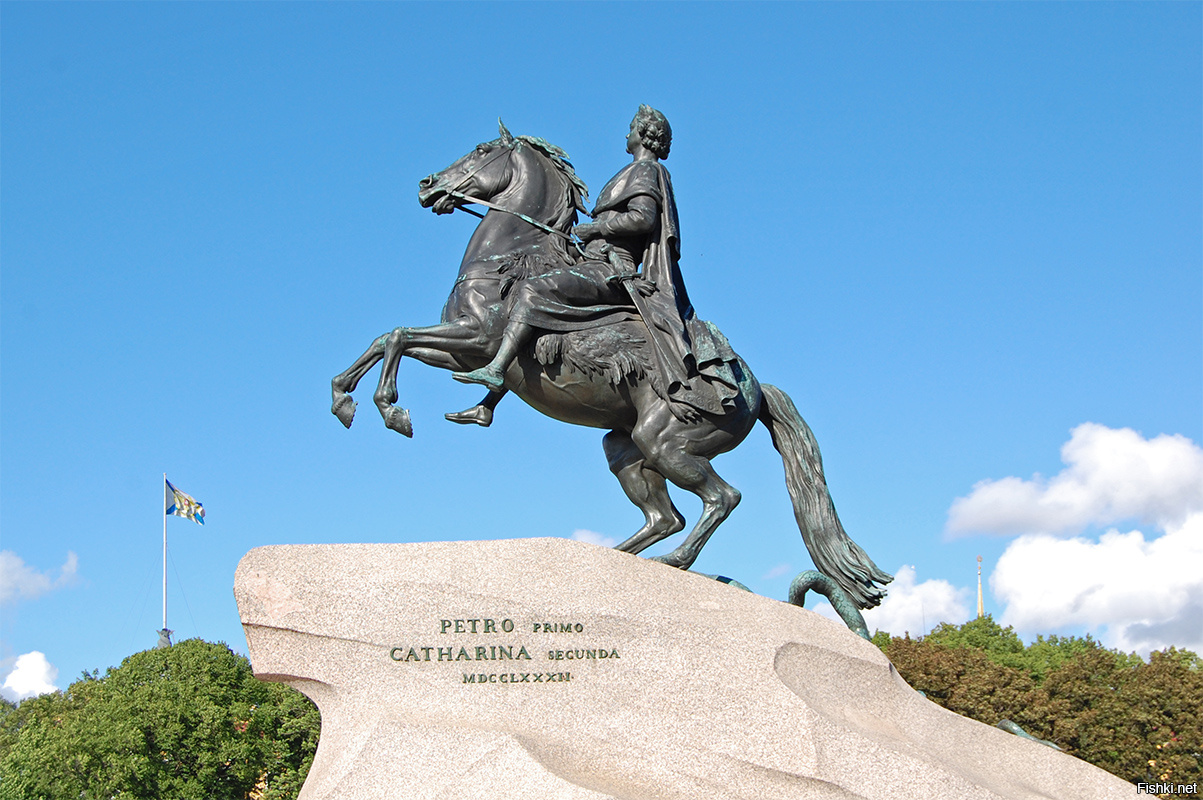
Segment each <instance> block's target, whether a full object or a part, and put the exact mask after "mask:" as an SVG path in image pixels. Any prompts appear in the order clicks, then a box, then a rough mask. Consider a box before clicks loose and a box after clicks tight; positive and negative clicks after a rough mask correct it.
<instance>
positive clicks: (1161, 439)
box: [0, 2, 1203, 696]
mask: <svg viewBox="0 0 1203 800" xmlns="http://www.w3.org/2000/svg"><path fill="white" fill-rule="evenodd" d="M0 17H2V22H3V25H2V27H0V37H2V38H0V44H2V50H0V93H2V94H0V99H2V102H0V126H2V129H0V134H2V136H0V159H2V170H0V312H2V315H0V334H2V338H0V369H2V372H0V378H2V386H0V550H2V551H3V553H4V555H3V556H2V558H3V561H2V563H0V567H3V581H4V583H3V585H2V587H0V588H2V591H0V603H3V606H2V608H0V676H2V675H5V674H6V673H7V672H10V671H11V670H13V669H14V666H15V665H16V663H17V662H16V659H17V658H18V657H20V656H24V655H27V654H30V653H33V652H35V651H36V652H38V653H42V654H43V655H44V658H43V661H41V662H38V664H44V666H43V667H39V668H38V669H40V670H41V672H40V673H38V674H39V675H40V676H41V679H42V680H43V684H44V685H57V686H59V687H65V686H66V685H67V683H69V682H70V680H72V679H74V678H75V677H76V676H78V674H79V672H80V671H81V670H84V669H92V668H96V667H99V668H101V669H103V668H105V667H107V666H110V665H113V664H116V663H119V662H120V660H121V659H122V658H123V657H124V656H126V655H128V654H130V653H131V652H134V651H137V650H140V649H143V648H146V647H150V646H153V644H154V642H155V635H154V630H155V629H156V628H157V627H158V626H159V623H160V619H159V614H160V612H159V603H160V599H159V593H160V580H161V575H160V570H161V553H160V540H161V536H162V526H161V518H160V513H161V505H160V503H161V496H162V490H161V475H162V473H164V472H166V473H167V475H168V477H169V478H170V479H171V480H172V481H173V482H174V483H175V484H176V485H177V486H178V487H179V488H181V489H182V490H184V491H186V492H189V493H190V494H192V495H194V496H195V497H196V498H197V499H199V500H200V501H202V502H203V503H204V504H205V507H206V510H207V512H208V524H207V525H205V526H204V527H203V528H200V527H197V526H195V525H193V524H192V523H190V522H188V521H186V520H181V519H176V518H172V519H169V520H168V535H169V538H170V543H171V553H172V560H173V562H174V566H173V567H172V572H171V575H170V584H171V588H170V599H169V602H170V612H169V614H170V620H169V625H170V627H172V628H174V629H175V630H176V638H177V639H179V638H185V637H191V636H201V637H203V638H206V639H210V640H224V641H226V642H227V643H229V644H230V645H231V646H233V647H234V648H235V649H239V650H242V649H244V648H245V641H244V639H243V637H242V632H241V629H240V626H239V623H238V615H237V610H236V608H235V605H234V601H233V597H232V593H231V585H232V581H233V574H234V568H235V566H236V564H237V562H238V559H239V558H240V557H241V556H242V555H243V554H244V553H245V552H246V551H247V550H248V549H250V548H252V547H255V546H258V545H264V544H274V543H304V542H361V541H366V542H409V541H427V540H442V539H472V538H506V537H527V536H572V535H574V533H575V534H576V535H577V536H578V537H583V538H592V539H596V540H606V539H609V540H621V539H624V538H626V537H627V536H628V535H629V534H630V533H632V532H633V531H634V530H635V529H636V528H637V527H638V525H639V524H640V522H641V515H640V514H639V512H638V511H637V510H636V509H635V508H634V507H633V506H631V505H630V504H629V503H628V502H627V500H626V499H625V497H624V496H623V494H622V492H621V490H620V488H619V486H618V484H617V482H616V481H615V480H614V479H613V477H612V476H611V475H610V473H609V471H608V470H607V468H606V464H605V459H604V457H603V456H602V452H601V446H600V432H599V431H596V430H592V429H585V428H571V427H568V426H565V425H562V424H559V423H556V422H553V421H552V420H549V419H546V418H543V417H541V416H539V415H538V414H537V413H535V412H534V411H532V410H531V409H529V408H527V407H525V406H524V405H523V404H522V403H521V402H520V401H518V400H517V399H516V398H508V399H507V400H506V401H505V403H504V404H503V405H502V407H501V408H500V409H499V410H498V418H497V421H496V422H495V423H494V425H493V427H492V428H490V429H488V430H483V429H479V428H471V429H468V428H461V427H457V426H453V425H451V424H449V423H447V422H445V421H443V419H442V414H443V412H445V411H451V410H457V409H460V408H464V407H466V406H468V405H470V404H471V403H472V402H473V401H475V399H476V398H477V394H478V392H477V390H476V389H475V388H472V387H465V386H462V385H460V384H457V383H455V382H454V381H453V380H452V379H451V377H450V375H449V374H448V373H445V372H440V371H436V370H433V369H430V368H427V367H423V366H421V365H419V364H417V363H416V362H407V363H404V364H403V365H402V368H401V374H400V386H401V393H402V404H403V405H406V406H408V407H409V408H410V409H411V412H412V414H413V417H414V424H415V429H416V435H415V438H414V439H413V440H412V441H410V440H405V439H403V438H401V437H400V436H398V435H396V434H395V433H393V432H391V431H387V430H385V429H384V427H383V425H382V424H381V423H380V421H379V419H378V417H376V415H375V413H374V411H373V409H372V408H371V403H370V396H371V388H372V385H373V383H374V381H375V376H376V373H372V375H371V376H370V377H369V378H368V379H367V380H365V382H364V384H363V386H362V387H361V389H360V391H359V399H360V400H361V401H366V402H364V403H363V404H361V407H360V414H359V418H358V419H357V421H356V424H355V426H354V427H353V428H352V429H351V430H350V431H346V430H343V428H342V426H341V425H339V424H338V422H337V421H336V420H335V419H334V418H333V417H332V416H331V415H330V414H329V410H328V406H329V379H330V378H331V377H332V376H333V375H335V374H336V373H338V372H340V371H341V370H342V369H344V368H345V367H346V366H347V365H349V364H350V363H351V361H352V360H353V359H354V358H355V357H356V356H357V355H358V354H359V353H360V352H362V350H363V349H364V348H365V347H366V346H367V344H368V343H369V342H370V340H371V339H372V338H373V337H374V336H376V335H379V334H380V333H382V332H384V331H387V330H389V329H391V328H392V327H394V326H396V325H421V324H429V323H432V322H435V321H437V319H438V314H439V311H440V309H441V307H442V304H443V302H444V300H445V298H446V295H447V294H448V292H449V290H450V288H451V285H452V281H453V279H454V277H455V272H456V268H457V265H458V263H459V258H460V255H461V254H462V250H463V247H464V245H465V244H466V242H467V238H468V236H469V234H470V232H471V230H472V228H473V225H474V223H475V220H474V219H473V218H471V217H468V216H466V215H463V214H455V215H453V216H451V217H436V216H435V215H433V214H432V213H431V212H429V211H426V210H423V209H421V208H420V207H419V206H418V203H417V199H416V192H417V185H416V184H417V181H418V179H419V178H421V177H422V176H424V175H426V174H428V173H430V172H433V171H436V170H438V169H441V168H442V167H444V166H446V165H447V164H449V163H450V162H451V161H453V160H454V159H456V158H458V157H459V156H460V155H462V154H463V153H465V152H467V151H468V150H469V149H471V148H472V147H473V146H474V145H475V144H477V143H478V142H481V141H486V140H489V139H492V138H494V137H495V136H496V135H497V134H496V131H497V126H496V121H497V118H498V117H499V116H500V117H502V118H504V120H505V122H506V124H507V125H508V126H509V127H510V129H511V130H513V131H514V132H515V133H527V134H531V135H536V136H542V137H544V138H547V139H549V140H550V141H552V142H554V143H556V144H558V145H560V146H562V147H564V148H565V149H566V150H567V151H568V152H569V153H571V154H572V156H573V162H574V164H575V165H576V168H577V171H578V173H579V174H580V175H581V176H582V177H583V178H584V179H585V181H587V182H588V183H589V185H590V187H591V188H592V189H593V190H594V192H596V191H597V190H598V189H600V187H601V185H602V184H603V183H604V182H605V180H606V179H607V178H609V177H610V175H612V174H613V173H614V172H615V171H616V170H617V169H618V168H619V167H621V166H622V165H623V164H624V163H625V162H626V160H627V158H628V157H627V156H626V155H625V153H624V152H623V148H624V142H623V140H624V138H625V136H626V132H627V124H628V122H629V121H630V118H631V116H632V114H633V112H634V110H635V108H636V107H637V106H638V104H639V103H649V104H651V105H653V106H655V107H657V108H659V109H661V110H662V111H663V112H664V113H665V114H666V115H667V116H668V118H669V120H670V121H671V123H672V125H673V129H674V143H673V150H672V154H671V156H670V158H669V159H668V161H667V162H666V164H667V166H668V168H669V169H670V170H671V172H672V175H673V180H674V184H675V187H676V193H677V199H678V204H679V209H680V215H681V224H682V238H683V260H682V269H683V271H684V274H685V276H686V281H687V283H688V285H689V289H690V294H691V297H692V298H693V301H694V304H695V306H696V307H697V309H698V311H699V313H700V315H701V316H703V317H705V318H708V319H711V320H713V321H715V322H716V323H718V324H719V325H720V326H721V327H722V328H723V330H724V332H725V333H726V334H727V335H728V337H729V338H730V340H731V342H732V344H733V346H734V347H735V348H736V349H737V350H738V351H739V352H740V354H741V355H743V356H744V358H745V359H746V360H747V361H748V363H749V364H750V365H751V367H752V369H753V370H754V371H755V373H756V375H757V376H758V377H759V378H760V379H761V380H762V381H765V382H770V383H774V384H776V385H778V386H780V387H782V388H783V389H785V390H786V391H787V392H788V393H789V394H790V395H791V396H792V397H793V399H794V400H795V402H796V403H797V405H798V407H799V409H800V410H801V412H802V414H803V416H804V417H805V418H806V419H807V421H808V422H809V424H810V425H811V427H812V428H813V429H814V431H815V433H816V435H817V437H818V440H819V444H820V446H821V447H822V450H823V455H824V460H825V465H826V469H827V476H828V481H829V484H830V486H831V490H832V493H833V496H834V499H835V502H836V506H837V508H838V509H839V512H840V514H841V517H842V519H843V521H844V524H845V527H846V528H847V529H848V531H849V532H850V534H851V535H852V536H853V538H855V539H856V540H857V541H858V542H859V543H860V544H861V545H862V546H863V547H865V549H866V550H867V551H868V552H869V553H870V554H871V555H872V556H873V558H874V559H875V560H876V561H877V563H878V564H879V565H881V566H882V567H883V568H885V569H887V570H890V571H894V572H898V573H899V576H900V577H899V580H898V581H896V582H895V584H894V585H893V588H894V599H893V600H892V601H891V602H892V604H893V605H892V607H891V609H883V610H882V612H875V613H878V614H879V617H878V618H877V619H876V624H878V625H880V626H882V627H886V628H888V629H891V630H893V632H895V633H899V634H900V633H902V630H903V629H906V630H909V631H910V632H911V633H912V634H916V633H919V632H921V631H922V630H928V629H930V628H931V627H933V626H934V625H935V624H936V623H937V622H939V621H941V620H942V619H947V620H950V621H954V622H959V621H962V620H963V619H964V618H965V615H966V614H968V613H970V612H971V611H972V607H973V604H974V598H973V596H972V593H973V591H974V589H973V587H974V580H975V578H974V576H975V567H976V562H975V558H976V556H977V555H978V554H981V555H982V556H983V557H984V559H985V560H984V566H985V571H984V574H985V579H986V581H987V586H986V591H987V594H986V608H987V610H988V611H991V612H992V613H994V614H995V615H996V617H1000V618H1002V619H1004V620H1006V621H1010V622H1012V623H1014V624H1016V626H1017V628H1018V629H1020V630H1021V632H1023V633H1024V634H1025V635H1028V636H1030V635H1034V634H1035V633H1051V632H1063V633H1065V632H1070V633H1073V632H1077V633H1080V632H1082V631H1087V630H1089V631H1091V632H1093V633H1095V634H1096V635H1098V636H1101V637H1102V638H1103V639H1104V641H1107V642H1108V643H1110V644H1114V645H1122V646H1127V647H1130V648H1132V649H1143V650H1145V651H1147V649H1148V648H1149V647H1154V646H1165V645H1166V644H1178V645H1184V646H1191V647H1194V648H1195V649H1199V647H1200V643H1201V642H1203V631H1200V630H1198V628H1199V625H1198V619H1199V616H1198V613H1197V612H1198V611H1199V609H1198V608H1197V607H1196V606H1197V602H1198V601H1197V599H1196V598H1198V597H1199V596H1200V595H1201V593H1203V583H1200V580H1201V579H1199V578H1198V577H1197V576H1198V575H1200V574H1203V522H1201V518H1200V514H1201V513H1203V496H1201V495H1203V466H1200V464H1203V453H1201V451H1200V448H1199V443H1200V442H1203V414H1201V408H1203V404H1201V400H1203V369H1201V365H1203V343H1201V335H1200V332H1201V330H1203V313H1201V309H1203V269H1201V266H1203V224H1201V220H1203V180H1201V176H1203V156H1201V153H1203V147H1201V145H1203V100H1201V98H1203V78H1201V75H1203V55H1201V52H1200V50H1201V46H1200V36H1199V30H1200V26H1201V22H1203V6H1200V5H1199V4H1197V3H1141V4H1110V3H1091V4H1084V3H1056V4H1053V3H1024V4H994V3H973V4H958V5H954V4H943V3H931V4H917V3H895V4H867V3H864V4H862V3H839V4H822V3H813V4H811V3H808V4H766V5H760V4H754V3H746V4H730V5H728V4H689V3H664V4H655V5H634V4H532V5H527V4H471V3H469V4H433V5H428V4H416V3H415V4H384V3H380V4H321V3H307V4H291V3H272V4H233V3H219V4H210V3H188V4H146V3H137V4H124V3H104V4H83V3H70V4H26V3H11V2H6V3H3V4H0ZM1083 426H1085V427H1083ZM1062 448H1066V450H1065V452H1063V451H1062ZM716 467H717V469H718V471H719V472H720V474H722V475H723V476H724V477H725V478H726V479H727V480H728V481H729V482H731V483H732V484H734V485H735V486H737V487H738V488H739V489H740V490H741V491H742V492H743V496H744V500H743V503H742V505H741V506H740V507H739V509H737V510H736V512H735V513H734V514H733V515H732V517H731V518H730V519H729V520H728V521H727V522H726V523H725V524H724V525H723V526H722V528H720V529H719V531H718V533H717V534H716V535H715V537H714V538H713V539H712V541H711V543H710V544H709V545H708V546H707V549H706V550H705V551H704V553H703V555H702V557H701V559H700V560H699V562H698V563H697V565H696V567H695V568H696V569H698V570H700V571H703V572H711V573H722V574H725V575H729V576H731V577H734V578H737V579H738V580H740V581H742V582H744V583H746V584H748V585H749V586H751V587H752V588H753V589H754V590H756V591H757V592H760V593H762V594H765V595H767V596H770V597H776V598H779V599H783V598H784V597H785V596H786V592H787V587H788V585H789V581H790V579H791V578H792V577H793V575H795V574H796V573H797V572H799V571H801V570H802V569H807V568H809V567H810V561H809V558H808V557H807V555H806V553H805V549H804V547H803V545H802V543H801V539H800V537H799V535H798V532H797V528H796V526H795V524H794V522H793V519H792V514H791V511H790V507H789V501H788V497H787V495H786V492H785V487H784V481H783V478H782V474H781V462H780V460H779V458H778V456H777V454H776V453H775V451H774V450H773V449H772V446H771V444H770V442H769V437H768V435H767V433H766V432H765V431H764V430H763V429H757V430H756V431H755V432H753V434H752V436H751V437H749V440H748V441H747V442H746V443H745V444H744V445H743V446H742V447H741V448H740V449H739V450H737V451H735V452H733V453H731V454H728V455H726V456H723V457H721V458H719V459H718V460H717V461H716ZM983 482H985V483H983ZM975 486H976V487H977V488H976V489H975ZM1167 487H1168V488H1167ZM677 497H678V505H679V506H680V507H681V509H682V510H683V511H684V512H685V513H686V516H687V517H688V518H689V521H690V523H691V524H692V522H693V520H694V519H695V518H696V514H697V511H698V504H697V502H696V500H694V499H693V498H692V497H691V496H687V495H682V494H678V495H677ZM1117 498H1123V502H1120V501H1119V500H1117ZM958 502H959V503H960V505H959V506H957V508H958V509H959V510H958V515H957V516H956V520H955V521H953V520H952V519H951V518H950V516H949V515H950V510H951V509H952V508H953V507H954V504H955V503H958ZM678 542H679V538H676V539H673V540H670V541H669V543H668V545H669V546H675V545H676V544H677V543H678ZM665 549H667V547H665V546H661V547H660V548H658V549H657V550H653V551H652V552H660V551H663V550H665ZM1137 562H1138V563H1137ZM1136 567H1139V569H1137V568H1136ZM1125 570H1126V571H1125ZM1133 576H1135V577H1136V578H1137V579H1138V581H1137V583H1138V587H1137V589H1138V590H1137V591H1135V592H1134V593H1133V592H1132V591H1131V590H1130V589H1124V590H1123V591H1121V590H1120V589H1121V586H1122V585H1123V584H1124V583H1125V582H1126V581H1127V582H1129V583H1130V582H1131V580H1130V579H1131V578H1132V577H1133ZM1192 576H1193V577H1192ZM1054 584H1055V586H1056V589H1057V591H1050V589H1049V586H1050V585H1054ZM1125 592H1128V594H1125ZM1091 598H1093V599H1091ZM1096 601H1097V602H1096ZM1071 609H1072V611H1071ZM887 612H888V613H887ZM382 613H387V610H386V609H382ZM874 625H875V620H874V619H872V618H871V619H870V626H871V627H873V626H874ZM1058 626H1060V627H1058ZM24 663H25V664H26V665H30V664H33V660H31V659H26V661H25V662H24ZM36 666H37V665H34V667H36ZM34 667H30V669H34ZM52 670H57V677H55V676H54V673H53V672H52ZM34 671H35V672H36V671H37V670H36V669H35V670H34ZM8 677H9V678H12V676H11V675H9V676H8ZM23 685H25V684H21V683H20V681H17V680H16V679H13V680H10V681H9V685H8V689H7V690H6V696H20V695H21V694H22V693H25V694H28V693H29V691H24V692H22V691H18V688H19V686H23ZM32 685H34V686H37V685H41V684H37V683H36V681H35V683H34V684H32ZM14 687H18V688H14ZM31 691H32V690H31Z"/></svg>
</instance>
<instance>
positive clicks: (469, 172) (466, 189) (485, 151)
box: [418, 120, 589, 231]
mask: <svg viewBox="0 0 1203 800" xmlns="http://www.w3.org/2000/svg"><path fill="white" fill-rule="evenodd" d="M498 122H499V124H500V120H498ZM500 128H501V136H500V137H499V138H497V139H494V140H493V141H491V142H483V143H481V144H478V145H477V146H476V147H475V148H474V149H473V150H472V151H471V152H469V153H468V154H467V155H465V156H463V157H462V158H460V159H459V160H457V161H456V162H455V163H454V164H452V165H451V166H449V167H447V168H446V169H444V170H442V171H441V172H436V173H434V174H433V175H427V176H426V177H425V178H423V179H422V180H420V181H418V202H419V203H421V205H422V207H423V208H430V209H433V210H434V212H435V213H436V214H449V213H451V212H452V211H454V210H455V209H456V208H458V207H460V206H461V205H464V204H465V203H469V202H472V201H473V200H490V201H493V200H496V202H497V203H498V204H499V206H500V207H503V208H505V209H506V210H507V211H511V212H514V213H516V214H526V215H530V216H531V217H532V218H535V219H538V220H540V221H541V222H542V223H544V224H547V225H549V226H551V227H553V228H555V229H557V230H562V231H567V230H568V228H569V227H570V226H571V225H572V224H573V223H574V222H575V221H576V212H577V211H584V210H585V207H584V198H586V197H588V195H589V189H588V188H587V187H586V186H585V184H584V182H583V181H581V179H580V178H578V177H577V175H576V172H575V170H573V168H572V164H571V163H570V162H569V161H568V155H567V153H565V152H564V151H563V150H561V149H560V148H558V147H556V146H555V145H553V144H551V143H549V142H546V141H544V140H543V139H539V138H536V137H534V136H513V135H512V134H511V133H510V132H509V131H508V130H507V129H506V127H505V125H504V124H500ZM494 207H497V206H494Z"/></svg>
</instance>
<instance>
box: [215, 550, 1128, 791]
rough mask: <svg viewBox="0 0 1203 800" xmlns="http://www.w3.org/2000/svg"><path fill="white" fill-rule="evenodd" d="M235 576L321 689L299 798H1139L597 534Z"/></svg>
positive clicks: (274, 646) (839, 640)
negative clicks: (607, 544)
mask: <svg viewBox="0 0 1203 800" xmlns="http://www.w3.org/2000/svg"><path fill="white" fill-rule="evenodd" d="M234 593H235V596H236V598H237V601H238V608H239V611H240V613H241V617H242V623H243V626H244V629H245V631H246V637H247V643H248V646H249V648H250V656H251V662H252V664H253V665H254V668H255V672H256V674H257V675H258V676H259V677H260V678H264V679H266V680H273V681H283V682H285V683H288V684H290V685H292V686H294V687H296V688H297V689H300V690H301V691H302V692H304V693H305V694H307V695H308V696H309V697H311V698H312V699H313V700H314V702H316V703H317V705H318V707H319V709H320V710H321V714H322V734H321V743H320V745H319V748H318V753H317V758H316V759H315V761H314V764H313V768H312V770H311V771H310V773H309V778H308V780H307V782H306V784H305V788H304V790H303V791H302V792H301V800H319V799H320V800H327V798H331V799H333V798H348V799H349V798H355V800H370V799H371V798H401V797H404V798H447V797H472V798H489V799H490V800H507V799H508V798H532V797H534V798H539V799H540V800H569V799H570V798H571V799H572V800H586V799H587V798H588V799H589V800H601V798H622V800H660V799H661V798H663V799H664V800H667V799H668V798H690V799H691V800H693V799H696V800H723V799H725V798H746V799H747V800H769V799H770V798H772V799H773V800H779V799H780V800H786V799H787V798H788V799H790V800H792V799H793V798H799V799H801V798H808V799H811V798H813V799H815V800H818V799H819V798H822V799H823V800H836V799H837V798H838V799H839V800H850V799H851V798H879V799H880V800H908V799H909V798H915V799H916V800H918V799H919V798H922V800H937V799H938V798H1082V800H1087V799H1089V800H1101V799H1102V798H1113V797H1114V798H1119V797H1123V798H1131V797H1135V796H1136V788H1135V787H1134V786H1132V785H1131V784H1128V783H1125V782H1124V781H1121V780H1119V779H1118V778H1115V777H1113V776H1111V775H1109V774H1108V773H1106V772H1103V771H1102V770H1100V769H1097V768H1095V767H1093V766H1091V765H1089V764H1087V763H1085V762H1083V761H1080V760H1078V759H1075V758H1073V757H1071V756H1068V755H1065V754H1063V753H1058V752H1056V751H1054V750H1052V749H1050V748H1048V747H1044V746H1042V745H1039V744H1036V743H1034V742H1030V741H1025V740H1023V739H1020V738H1019V737H1017V736H1013V735H1011V734H1009V733H1005V732H1003V731H1000V730H997V729H995V728H991V727H989V726H987V725H983V724H980V723H977V722H974V721H972V720H969V719H966V718H964V717H960V716H958V715H956V714H953V713H951V712H948V711H945V710H944V709H941V708H940V707H938V706H936V705H935V704H934V703H931V702H929V701H928V700H926V699H925V698H923V697H922V696H921V695H919V694H918V693H916V692H915V691H914V690H912V689H911V688H910V687H909V686H907V684H906V683H905V682H904V681H903V680H902V679H901V678H900V677H899V676H898V674H897V672H895V671H894V669H893V667H892V666H891V665H890V662H889V661H888V660H886V658H885V656H883V655H882V653H881V652H880V651H879V650H878V649H877V648H875V647H874V646H873V645H872V644H870V643H869V642H866V641H864V640H863V639H861V638H859V637H857V636H856V635H854V634H852V633H851V632H849V631H848V630H847V629H845V628H844V627H843V626H841V625H839V624H837V623H834V622H831V621H830V620H827V619H825V618H823V617H820V616H818V615H817V614H814V613H811V612H809V611H806V610H804V609H800V608H797V607H795V606H791V605H788V604H786V603H782V602H778V601H775V600H769V599H767V598H764V597H759V596H757V595H753V594H749V593H747V592H744V591H742V590H740V589H737V588H734V587H731V586H727V585H724V584H722V583H719V582H718V581H714V580H711V579H708V578H705V577H703V576H699V575H694V574H690V573H687V572H681V571H680V570H677V569H673V568H671V567H667V566H664V565H662V564H658V563H654V562H651V561H648V560H646V559H643V558H639V557H637V556H632V555H628V554H626V553H620V552H617V551H615V550H609V549H605V548H601V547H597V546H594V545H589V544H583V543H580V542H573V541H569V540H565V539H522V540H509V541H487V542H439V543H423V544H377V545H286V546H273V547H261V548H257V549H255V550H252V551H251V552H250V553H248V554H247V555H246V556H245V557H244V558H243V559H242V562H241V563H240V564H239V566H238V571H237V575H236V577H235V585H234Z"/></svg>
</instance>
